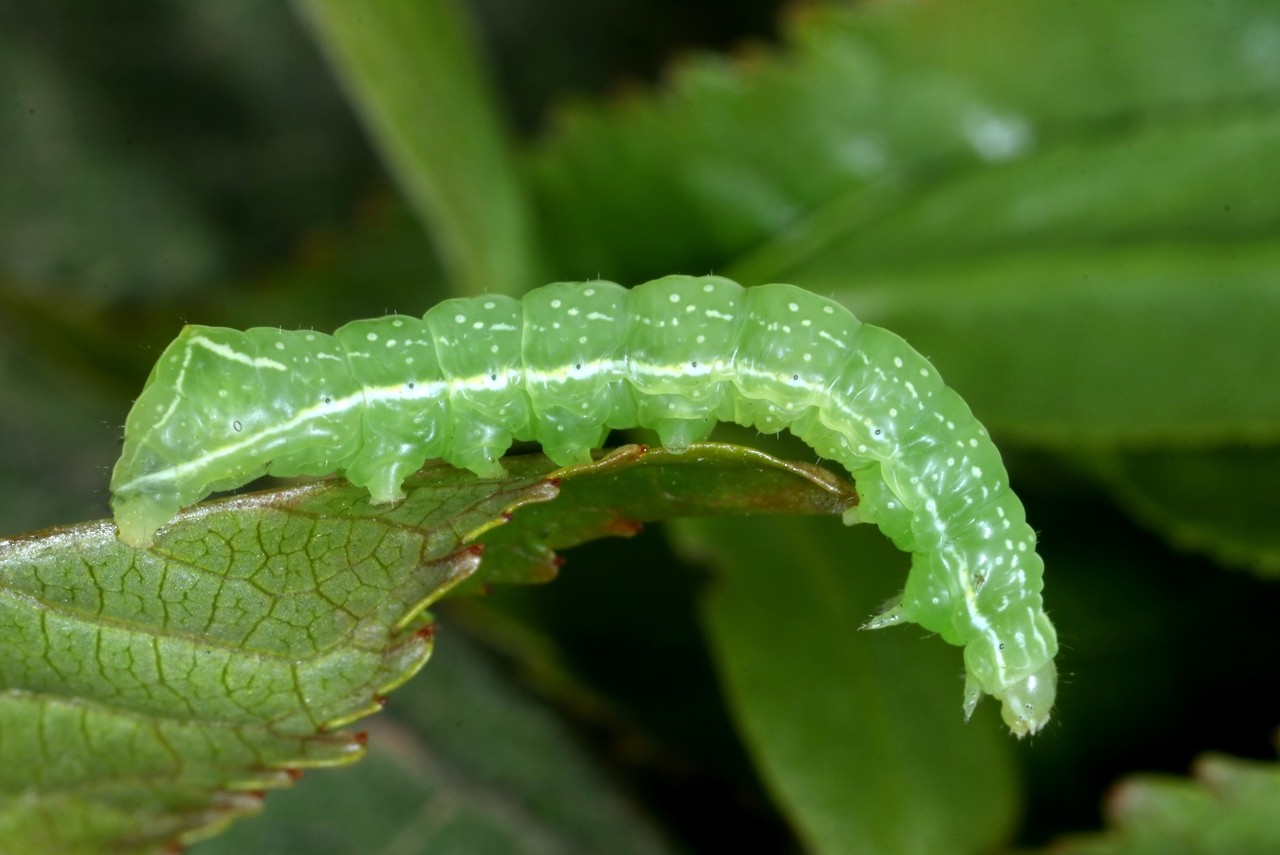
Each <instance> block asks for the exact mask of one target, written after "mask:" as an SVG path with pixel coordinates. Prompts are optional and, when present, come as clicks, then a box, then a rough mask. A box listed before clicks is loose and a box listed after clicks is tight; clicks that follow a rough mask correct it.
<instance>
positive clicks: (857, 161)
mask: <svg viewBox="0 0 1280 855" xmlns="http://www.w3.org/2000/svg"><path fill="white" fill-rule="evenodd" d="M787 41H788V42H789V50H788V51H787V52H784V53H779V54H774V53H771V52H761V53H756V54H752V53H748V54H746V55H745V56H743V57H742V58H740V59H739V60H738V61H737V62H731V61H729V60H725V59H722V58H716V57H698V58H695V59H692V60H690V61H689V62H688V63H687V64H685V65H684V66H682V67H681V68H679V69H678V71H677V74H676V75H675V77H674V80H673V82H672V85H671V87H670V89H669V90H667V91H664V92H661V93H658V94H656V95H655V96H654V97H652V98H634V99H631V100H630V101H628V102H626V103H625V104H624V105H623V106H622V108H621V109H618V110H608V111H601V110H595V109H579V110H576V111H572V112H568V113H567V114H566V115H565V116H563V117H562V121H561V126H562V127H561V129H560V132H559V133H558V134H555V135H553V136H551V137H550V138H549V139H548V140H547V141H546V142H545V143H544V144H543V145H541V146H540V147H539V148H538V149H537V150H536V151H535V152H534V153H533V155H534V156H533V159H532V163H531V169H532V173H531V174H532V177H533V179H534V181H535V182H536V185H537V186H538V188H539V192H540V196H541V197H542V199H543V204H544V206H545V207H546V208H547V218H546V224H547V228H548V230H549V231H548V235H549V238H550V240H549V241H548V244H549V246H551V247H554V248H555V249H556V252H557V258H558V259H559V261H558V267H559V268H560V269H561V270H562V271H563V274H562V275H564V276H565V277H566V278H573V277H575V276H587V275H590V274H591V273H593V272H595V271H597V270H605V271H612V273H611V275H613V276H614V277H615V278H622V279H625V280H636V281H639V280H641V279H645V278H652V277H653V276H656V275H661V274H664V273H668V272H670V271H672V270H691V271H694V270H701V269H704V268H706V267H707V266H709V265H715V266H717V267H720V266H723V265H724V264H725V263H726V261H730V260H734V259H737V258H739V257H740V256H742V255H743V254H744V253H748V252H751V251H754V250H756V249H758V248H759V247H760V246H761V245H762V244H767V243H768V242H770V241H776V240H779V239H781V240H784V241H786V242H788V243H794V242H795V240H796V237H795V234H796V232H797V231H799V232H804V231H807V230H809V229H812V228H814V227H815V225H818V226H820V225H822V224H823V219H824V216H825V212H826V211H827V210H828V208H829V207H831V206H838V207H839V208H840V209H841V210H843V211H845V212H849V211H851V210H853V211H856V212H858V213H860V214H863V215H864V217H863V218H862V219H860V220H859V222H858V223H855V224H853V225H859V224H860V223H866V222H874V219H873V215H875V214H876V212H877V211H880V210H887V209H891V208H893V207H894V206H895V205H896V204H898V200H899V198H900V197H903V196H905V195H908V194H910V193H911V192H912V191H914V190H915V189H917V188H919V187H922V186H925V184H926V183H928V182H936V181H939V180H943V181H945V180H946V179H947V177H948V176H950V175H952V174H955V173H959V174H964V173H966V172H968V171H971V170H979V171H980V170H984V169H996V170H998V169H1000V168H1001V167H1002V165H1005V164H1008V163H1011V162H1016V161H1017V160H1019V159H1021V158H1023V157H1025V156H1027V155H1029V154H1032V153H1035V152H1037V151H1038V150H1039V149H1040V148H1041V147H1043V146H1050V147H1058V146H1063V145H1066V144H1069V143H1071V142H1073V141H1074V142H1088V141H1089V140H1091V139H1093V140H1096V141H1099V142H1105V141H1106V140H1107V139H1109V138H1110V139H1116V140H1119V139H1123V138H1125V137H1127V136H1129V135H1131V134H1136V135H1137V136H1138V138H1142V137H1144V136H1147V135H1149V134H1150V133H1152V132H1158V131H1159V129H1160V127H1161V126H1163V125H1164V124H1165V123H1168V124H1170V125H1171V126H1172V127H1173V128H1175V129H1176V128H1177V127H1178V126H1179V125H1180V124H1183V123H1186V122H1189V121H1190V122H1192V123H1194V122H1196V121H1203V122H1205V123H1209V124H1212V122H1213V119H1214V114H1215V112H1217V113H1222V112H1223V111H1225V117H1226V118H1227V119H1229V120H1236V119H1239V118H1240V117H1244V118H1246V119H1247V118H1248V117H1249V116H1251V115H1266V114H1267V113H1269V112H1270V113H1274V110H1275V108H1276V104H1277V101H1278V100H1280V9H1277V8H1276V7H1275V6H1274V4H1271V3H1269V2H1267V0H1230V2H1225V3H1218V4H1214V5H1213V6H1206V5H1204V4H1202V3H1199V2H1195V0H1175V2H1168V0H1137V2H1130V3H1125V4H1122V5H1118V4H1114V3H1110V2H1107V0H1086V2H1065V0H1052V1H1051V2H1041V3H1036V4H1034V5H1027V4H1017V3H1010V2H1008V0H976V2H969V3H965V4H963V5H958V4H929V5H927V6H919V5H917V4H914V3H906V2H896V0H889V2H882V3H878V4H871V5H868V4H861V5H859V6H858V8H856V9H852V10H843V9H839V8H832V7H819V8H817V9H811V10H809V11H808V13H807V14H802V15H799V16H797V18H796V19H795V20H794V21H793V23H792V26H791V27H790V28H789V31H788V33H787ZM1230 46H1234V47H1235V48H1236V49H1235V50H1231V49H1229V48H1230ZM1243 142H1244V144H1246V145H1248V144H1249V143H1248V140H1247V139H1246V140H1244V141H1243ZM1177 153H1178V156H1180V157H1189V158H1192V160H1191V162H1192V163H1196V164H1207V163H1209V162H1211V161H1206V160H1203V159H1202V158H1201V157H1200V156H1199V155H1197V154H1196V153H1194V152H1191V151H1187V150H1185V149H1181V150H1179V151H1178V152H1177ZM1154 166H1155V165H1153V167H1154ZM1177 166H1178V164H1177V163H1168V164H1167V168H1168V170H1169V174H1174V175H1176V174H1178V173H1177V172H1176V171H1175V168H1176V167H1177ZM1069 177H1070V176H1063V180H1064V181H1065V179H1067V178H1069ZM1168 183H1169V184H1172V185H1176V184H1177V183H1178V182H1177V181H1170V182H1168ZM1018 189H1019V190H1020V191H1023V192H1025V191H1026V190H1028V189H1031V188H1027V187H1025V186H1023V187H1021V188H1018ZM1175 192H1176V191H1175ZM1253 192H1254V193H1255V194H1257V193H1261V189H1259V188H1254V190H1253ZM861 196H865V197H866V202H865V204H866V205H868V207H863V204H860V203H859V202H858V201H857V200H858V199H859V197H861ZM1257 198H1260V199H1261V198H1263V197H1261V196H1258V197H1257ZM1108 201H1114V196H1112V197H1109V199H1108ZM1138 204H1140V201H1139V203H1138ZM1266 209H1267V211H1268V212H1269V214H1268V216H1269V218H1270V221H1271V222H1273V223H1274V222H1275V221H1276V216H1277V215H1276V213H1275V206H1274V205H1267V206H1266ZM1217 212H1220V207H1212V208H1210V209H1208V210H1206V211H1204V212H1202V214H1201V216H1203V217H1209V216H1213V215H1214V214H1215V213H1217ZM1097 213H1104V212H1097ZM1039 216H1042V215H1041V213H1040V212H1039V210H1037V209H1032V210H1030V211H1026V212H1024V214H1023V217H1024V222H1023V224H1022V228H1023V229H1025V228H1027V227H1028V225H1034V223H1035V221H1036V219H1037V218H1038V217H1039ZM836 219H837V222H838V221H839V218H838V217H837V218H836ZM977 219H978V222H977V223H975V225H979V226H980V225H981V218H977ZM1028 221H1029V222H1028ZM937 237H938V239H939V240H938V244H939V245H938V246H936V247H935V246H933V245H932V244H931V245H930V247H929V251H928V252H927V253H923V255H925V256H926V257H929V256H933V255H935V254H938V255H943V254H946V250H947V245H946V244H947V241H946V235H945V234H944V235H938V236H937ZM913 249H914V255H913V257H919V256H920V255H921V254H922V253H921V251H920V250H921V248H920V247H918V246H917V247H914V248H913ZM849 273H850V275H853V274H854V273H856V270H851V271H849ZM752 281H753V282H754V281H755V280H754V279H753V280H752Z"/></svg>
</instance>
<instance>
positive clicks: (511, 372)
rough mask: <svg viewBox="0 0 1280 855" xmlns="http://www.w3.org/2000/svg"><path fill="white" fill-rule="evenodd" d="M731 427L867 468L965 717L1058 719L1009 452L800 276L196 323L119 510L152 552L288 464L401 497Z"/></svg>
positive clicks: (1053, 646)
mask: <svg viewBox="0 0 1280 855" xmlns="http://www.w3.org/2000/svg"><path fill="white" fill-rule="evenodd" d="M717 421H732V422H737V423H738V424H741V425H745V426H748V427H751V426H754V427H757V428H759V429H760V430H761V431H763V432H766V433H775V432H778V431H780V430H782V429H783V428H789V429H790V430H791V432H792V433H794V434H795V435H797V436H798V437H800V438H801V439H802V440H804V441H805V442H807V443H808V444H809V445H811V446H813V448H814V449H816V450H817V452H818V453H819V454H820V455H821V456H822V457H824V458H827V459H831V460H835V461H837V462H839V463H840V464H841V465H843V466H844V467H845V468H846V469H848V471H849V473H850V474H851V475H852V476H853V478H854V480H855V481H856V482H857V487H858V493H859V496H860V501H859V504H858V506H857V507H856V508H855V509H853V510H852V511H851V512H850V514H849V515H848V516H847V518H846V522H849V523H853V522H857V521H867V522H871V523H874V524H876V525H877V526H879V527H880V529H881V530H882V531H883V532H884V533H885V534H886V535H888V536H889V537H890V538H891V539H892V540H893V542H894V543H895V544H896V545H897V546H898V547H899V548H901V549H903V550H906V551H908V552H910V553H912V566H911V571H910V573H909V575H908V577H907V581H906V585H905V588H904V589H903V592H902V595H901V597H900V598H898V599H897V601H896V602H895V603H893V604H892V605H891V606H890V607H888V608H887V609H886V610H885V611H883V612H881V613H880V614H879V615H877V616H876V617H874V618H873V619H872V620H871V621H869V622H868V624H867V627H868V628H877V627H882V626H889V625H891V624H896V623H901V622H906V621H911V622H915V623H917V624H920V625H921V626H923V627H924V628H926V629H928V630H930V631H933V632H937V633H939V634H940V635H942V637H943V638H944V639H945V640H946V641H948V642H950V643H952V644H957V645H963V646H964V662H965V672H966V683H965V689H964V709H965V714H966V717H967V716H968V715H969V714H970V713H971V712H972V711H973V708H974V706H975V705H976V704H977V702H978V699H979V698H980V697H981V695H982V693H984V692H985V693H987V694H990V695H993V696H994V697H996V698H998V699H1000V700H1001V701H1002V702H1003V710H1002V715H1003V717H1004V720H1005V722H1006V723H1007V724H1008V725H1009V727H1010V729H1011V730H1012V731H1013V732H1014V733H1015V734H1017V735H1018V736H1023V735H1025V734H1028V733H1035V732H1036V731H1037V730H1039V729H1040V728H1041V727H1042V726H1043V725H1044V724H1045V722H1047V721H1048V719H1049V712H1050V709H1051V707H1052V706H1053V699H1054V692H1055V688H1056V682H1057V678H1056V671H1055V668H1054V663H1053V657H1054V655H1055V653H1056V652H1057V638H1056V634H1055V632H1054V629H1053V625H1052V624H1051V623H1050V622H1049V619H1048V617H1047V616H1046V615H1045V613H1044V609H1043V607H1042V601H1041V596H1040V591H1041V587H1042V574H1043V563H1042V562H1041V560H1040V557H1039V556H1038V555H1037V554H1036V551H1035V534H1034V533H1033V532H1032V530H1031V528H1030V527H1029V526H1028V525H1027V523H1026V519H1025V514H1024V512H1023V508H1022V504H1021V502H1020V501H1019V500H1018V498H1017V496H1015V495H1014V494H1013V492H1012V491H1011V489H1010V487H1009V482H1008V476H1007V475H1006V472H1005V468H1004V465H1003V463H1002V462H1001V460H1000V454H999V452H998V451H997V450H996V448H995V445H994V444H993V443H992V441H991V439H990V437H989V436H988V435H987V432H986V431H985V430H984V429H983V427H982V425H981V424H979V423H978V421H977V419H975V418H974V416H973V414H972V413H971V412H970V411H969V408H968V407H967V406H966V405H965V403H964V402H963V401H962V400H961V399H960V397H959V395H957V394H956V393H955V392H954V391H952V390H951V389H949V388H948V387H946V386H945V385H944V384H943V382H942V379H941V378H940V377H939V376H938V372H937V371H936V370H935V369H934V368H933V366H932V365H931V364H930V363H929V362H928V361H927V360H926V359H925V358H924V357H923V356H921V355H920V354H919V353H917V352H916V351H915V350H913V349H912V348H911V347H910V346H909V345H908V344H907V343H906V342H904V341H903V340H902V339H900V338H898V337H897V336H895V335H894V334H893V333H890V332H888V331H886V330H883V329H880V328H878V327H875V326H872V325H870V324H864V323H861V322H859V321H858V320H857V319H856V318H855V317H854V316H853V315H852V314H851V313H850V312H849V311H848V310H847V309H845V308H844V307H842V306H840V305H839V304H838V303H835V302H833V301H831V300H828V299H825V298H823V297H819V296H816V295H814V294H811V293H809V292H808V291H804V290H802V289H800V288H796V287H794V286H791V285H764V286H760V287H753V288H743V287H742V286H740V285H738V284H736V283H734V282H731V281H729V280H728V279H723V278H719V277H690V276H668V277H665V278H663V279H658V280H656V281H653V282H649V283H646V284H644V285H640V286H637V287H636V288H633V289H630V290H628V289H626V288H623V287H621V286H619V285H616V284H614V283H611V282H587V283H559V284H554V285H547V286H545V287H543V288H538V289H536V290H534V291H531V292H530V293H528V294H527V295H525V297H524V298H523V300H517V299H513V298H510V297H505V296H497V295H494V296H485V297H471V298H463V299H454V300H447V301H445V302H442V303H440V304H439V305H437V306H435V307H434V308H432V309H431V310H430V311H428V312H427V313H426V315H425V316H424V317H423V318H415V317H409V316H405V315H390V316H387V317H383V318H377V319H373V320H364V321H355V322H354V323H350V324H347V325H346V326H343V327H342V328H340V329H339V330H337V332H335V333H334V334H333V335H325V334H323V333H318V332H310V331H288V330H279V329H266V328H257V329H250V330H247V331H243V332H241V331H237V330H230V329H224V328H219V327H206V326H187V327H186V328H184V329H183V330H182V332H181V334H180V335H179V336H178V338H177V339H176V340H175V341H174V342H173V343H172V344H170V345H169V347H168V348H167V349H166V350H165V351H164V353H163V354H162V355H161V356H160V359H159V361H158V362H157V363H156V365H155V368H154V369H153V370H152V372H151V376H150V378H149V379H148V380H147V383H146V386H145V387H144V388H143V390H142V393H141V395H140V396H139V397H138V399H137V402H136V403H135V404H134V407H133V409H132V411H131V412H130V413H129V416H128V419H127V422H126V425H125V437H124V448H123V453H122V455H121V457H120V460H119V462H118V463H117V464H116V467H115V471H114V473H113V475H112V478H111V490H112V493H113V495H112V500H111V503H112V508H113V510H114V513H115V519H116V523H117V525H118V527H119V532H120V539H121V540H123V541H124V542H125V543H127V544H131V545H134V546H147V545H150V543H151V542H152V538H153V536H154V534H155V533H156V531H157V530H158V529H159V528H160V527H161V526H162V525H164V524H165V523H166V522H168V521H169V520H170V519H171V518H172V517H173V516H174V515H175V514H176V513H177V512H178V510H179V509H181V508H182V507H184V506H186V505H189V504H192V503H193V502H196V501H198V500H200V499H202V498H203V497H205V496H206V495H208V494H209V493H210V492H212V491H215V490H225V489H230V488H233V487H237V486H240V485H242V484H245V483H247V482H249V481H251V480H253V479H254V478H257V477H259V476H261V475H263V474H267V473H270V474H274V475H282V476H293V475H323V474H327V473H331V472H341V473H343V474H345V476H346V477H347V479H349V480H350V481H351V482H352V483H353V484H356V485H357V486H361V487H367V488H368V490H369V493H370V498H371V500H372V501H373V502H375V503H386V502H394V501H396V500H398V499H399V498H401V497H402V496H403V492H402V490H401V484H402V482H403V481H404V479H405V477H406V476H407V475H409V474H411V473H412V472H414V471H416V470H417V469H418V468H419V467H421V466H422V464H423V463H424V462H425V461H426V460H427V459H428V458H442V459H444V460H445V461H447V462H449V463H451V464H453V465H454V466H458V467H461V468H465V469H469V470H471V471H472V472H474V473H476V474H477V475H479V476H481V477H485V478H496V477H499V476H501V475H502V473H503V468H502V464H501V463H500V458H501V457H502V455H503V453H504V452H505V451H506V450H507V449H508V448H509V447H510V445H511V443H512V441H513V440H536V441H537V442H539V443H541V444H542V447H543V450H544V452H545V453H546V455H547V456H548V457H550V458H551V459H552V460H553V461H555V462H556V463H557V464H560V465H566V466H567V465H571V464H578V463H585V462H587V461H589V460H590V451H591V449H593V448H597V447H599V446H600V445H601V444H602V443H603V441H604V439H605V436H606V434H607V433H608V431H609V430H611V429H613V428H630V427H637V426H639V427H646V428H653V429H656V431H657V433H658V436H659V438H660V440H661V442H662V444H663V445H665V446H666V447H667V448H668V449H671V450H674V451H680V450H682V449H684V448H685V447H687V446H688V445H689V444H690V443H693V442H697V441H700V440H703V439H705V438H706V437H707V436H708V435H709V433H710V431H711V429H712V427H713V426H714V425H715V423H716V422H717Z"/></svg>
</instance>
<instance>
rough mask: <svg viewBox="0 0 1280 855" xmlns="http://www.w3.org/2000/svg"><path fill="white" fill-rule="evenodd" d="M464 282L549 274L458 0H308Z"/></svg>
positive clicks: (473, 290) (512, 283)
mask: <svg viewBox="0 0 1280 855" xmlns="http://www.w3.org/2000/svg"><path fill="white" fill-rule="evenodd" d="M297 5H298V8H299V9H300V11H301V12H302V14H303V15H304V17H306V18H307V20H308V21H309V22H310V23H311V24H312V26H313V28H314V29H315V32H316V34H317V36H318V37H319V39H320V41H321V43H322V44H323V45H324V47H325V48H326V50H327V51H328V53H329V56H330V58H331V61H332V62H333V65H334V67H335V70H336V71H337V73H338V74H339V75H340V76H341V77H342V79H343V81H344V82H345V84H346V86H347V90H348V93H349V94H350V96H351V99H352V102H353V104H354V106H355V108H356V109H357V110H358V111H359V112H360V113H361V114H362V115H363V117H364V120H365V123H366V125H367V126H368V128H369V131H370V133H371V134H372V135H373V136H374V138H375V140H376V141H377V143H378V146H379V148H381V150H382V153H383V156H384V157H385V158H386V159H387V161H388V163H389V165H390V166H391V168H392V169H393V170H394V171H395V173H396V175H397V177H398V178H399V181H400V185H401V188H402V190H403V191H404V192H405V194H406V195H407V196H408V198H409V200H410V202H411V204H412V205H413V206H414V208H416V210H417V211H418V215H419V216H420V217H421V218H422V219H423V221H424V222H425V223H426V224H427V225H429V226H430V230H431V233H432V234H433V236H434V237H435V239H436V241H437V243H438V245H439V247H440V253H441V255H442V257H443V258H444V261H445V264H446V266H447V267H448V268H449V269H450V270H451V272H452V273H453V278H454V283H455V290H456V291H457V292H458V293H459V294H464V295H468V294H483V293H490V292H497V293H505V294H517V295H518V294H520V293H523V292H524V291H525V290H527V289H528V288H530V287H532V286H533V285H535V284H539V282H538V280H539V279H540V278H541V277H540V275H539V274H538V272H537V264H536V262H535V260H534V244H533V241H532V236H531V234H530V221H529V213H528V211H527V210H526V205H527V203H526V200H525V199H524V195H523V194H524V190H523V188H522V187H521V186H520V185H519V184H518V183H517V180H516V175H515V170H514V168H513V165H512V162H511V158H510V154H509V152H508V151H507V150H506V147H507V140H506V138H505V135H504V133H503V130H502V127H501V122H500V121H499V118H498V114H497V109H496V105H495V104H494V99H493V96H492V94H491V92H490V87H489V81H488V80H487V79H486V77H485V73H484V71H483V69H482V67H481V63H480V61H479V58H478V56H477V51H476V47H475V44H474V39H473V38H472V34H471V33H470V31H469V26H468V22H467V21H466V20H465V13H464V12H463V10H462V9H461V8H460V4H459V3H458V2H456V0H432V2H427V3H423V2H419V0H370V2H363V3H358V4H352V3H348V2H345V0H298V2H297Z"/></svg>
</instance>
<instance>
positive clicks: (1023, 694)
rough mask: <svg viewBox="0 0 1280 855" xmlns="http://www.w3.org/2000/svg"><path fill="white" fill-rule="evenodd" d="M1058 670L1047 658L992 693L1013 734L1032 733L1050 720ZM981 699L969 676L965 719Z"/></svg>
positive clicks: (979, 690)
mask: <svg viewBox="0 0 1280 855" xmlns="http://www.w3.org/2000/svg"><path fill="white" fill-rule="evenodd" d="M1057 688H1058V669H1057V666H1055V665H1054V664H1053V660H1052V659H1050V660H1049V661H1048V662H1047V663H1045V664H1044V665H1043V666H1042V667H1041V668H1040V670H1039V671H1036V672H1035V673H1034V674H1031V675H1030V676H1027V677H1025V678H1023V679H1021V680H1019V681H1017V682H1016V683H1011V684H1010V685H1008V686H1006V687H1005V688H1004V689H1002V690H1000V691H997V692H993V693H992V694H993V695H994V696H995V697H996V698H999V699H1000V701H1001V703H1002V706H1001V707H1000V717H1001V718H1003V719H1004V723H1005V724H1006V725H1007V726H1008V728H1009V730H1010V732H1011V733H1013V735H1014V736H1016V737H1018V738H1019V739H1021V738H1022V737H1024V736H1034V735H1035V734H1037V733H1039V732H1040V730H1041V729H1042V728H1043V727H1044V726H1045V725H1046V724H1048V723H1049V714H1050V712H1051V710H1052V709H1053V699H1054V696H1055V695H1056V694H1057ZM981 698H982V689H981V688H979V687H978V684H977V682H975V681H974V679H973V678H972V677H970V678H969V679H968V680H966V681H965V686H964V718H965V721H968V720H969V716H971V715H973V710H974V708H975V707H977V705H978V701H979V700H981Z"/></svg>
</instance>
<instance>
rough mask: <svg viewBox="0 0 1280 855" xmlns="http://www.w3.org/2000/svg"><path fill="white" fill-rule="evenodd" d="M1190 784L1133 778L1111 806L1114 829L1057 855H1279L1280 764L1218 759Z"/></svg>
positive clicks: (1065, 846)
mask: <svg viewBox="0 0 1280 855" xmlns="http://www.w3.org/2000/svg"><path fill="white" fill-rule="evenodd" d="M1193 774H1194V777H1193V778H1191V779H1181V778H1176V777H1173V776H1171V775H1139V776H1134V777H1132V778H1129V779H1127V780H1125V781H1123V782H1121V784H1120V785H1119V786H1118V787H1117V788H1116V789H1115V790H1114V791H1113V792H1112V794H1111V796H1110V798H1109V799H1108V801H1107V820H1108V825H1110V826H1111V829H1110V830H1109V831H1107V832H1105V833H1103V834H1099V835H1094V836H1089V837H1080V838H1075V839H1069V840H1064V841H1060V842H1059V843H1058V844H1057V845H1055V846H1054V847H1053V850H1052V851H1053V852H1054V853H1055V855H1219V853H1226V852H1230V853H1238V855H1266V853H1271V852H1276V851H1277V850H1280V815H1278V814H1277V813H1276V806H1277V805H1280V764H1276V763H1269V762H1262V761H1257V760H1241V759H1238V758H1235V757H1227V756H1223V755H1218V754H1209V755H1205V756H1204V757H1201V758H1200V759H1199V760H1198V761H1197V762H1196V765H1195V768H1194V769H1193Z"/></svg>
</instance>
